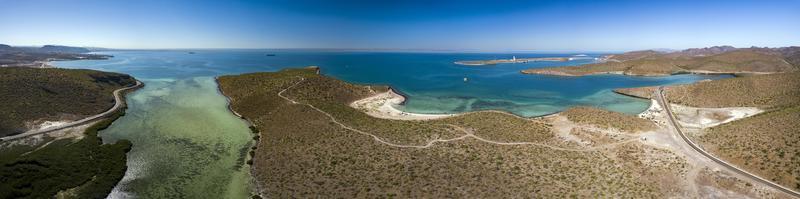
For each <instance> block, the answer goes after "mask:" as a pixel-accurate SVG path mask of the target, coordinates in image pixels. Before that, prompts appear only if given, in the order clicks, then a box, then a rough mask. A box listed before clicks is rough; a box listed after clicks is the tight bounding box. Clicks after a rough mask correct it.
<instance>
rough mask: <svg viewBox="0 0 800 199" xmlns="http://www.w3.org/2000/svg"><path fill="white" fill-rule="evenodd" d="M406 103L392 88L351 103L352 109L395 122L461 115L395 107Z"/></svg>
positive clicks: (402, 96) (404, 97)
mask: <svg viewBox="0 0 800 199" xmlns="http://www.w3.org/2000/svg"><path fill="white" fill-rule="evenodd" d="M405 101H406V96H404V95H402V94H398V92H396V91H395V90H394V89H392V88H391V87H390V88H389V90H388V91H386V92H383V93H377V94H375V95H373V96H370V97H367V98H363V99H360V100H356V101H354V102H352V103H350V107H353V108H355V109H358V110H362V111H363V112H364V113H366V114H368V115H370V116H373V117H376V118H383V119H393V120H431V119H441V118H447V117H453V116H458V115H461V114H422V113H411V112H406V111H402V110H400V109H397V108H396V107H395V106H400V105H403V104H405Z"/></svg>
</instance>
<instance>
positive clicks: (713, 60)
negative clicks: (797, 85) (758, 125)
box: [522, 49, 797, 76]
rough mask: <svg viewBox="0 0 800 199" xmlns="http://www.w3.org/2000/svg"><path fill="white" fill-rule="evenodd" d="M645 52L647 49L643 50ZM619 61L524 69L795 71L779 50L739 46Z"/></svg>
mask: <svg viewBox="0 0 800 199" xmlns="http://www.w3.org/2000/svg"><path fill="white" fill-rule="evenodd" d="M645 52H647V51H645ZM611 58H612V59H614V58H622V59H621V61H622V62H617V61H609V62H604V63H596V64H586V65H581V66H569V67H552V68H537V69H527V70H523V71H522V73H526V74H549V75H566V76H582V75H591V74H603V73H623V74H626V75H643V76H658V75H671V74H676V73H686V72H700V73H704V72H713V73H742V72H766V73H776V72H792V71H797V68H796V67H795V66H792V65H791V64H790V63H789V62H788V61H786V60H785V59H790V58H791V57H789V58H787V57H784V56H781V55H780V54H779V53H773V52H771V51H770V52H765V51H763V50H753V49H739V50H734V51H729V52H724V53H720V54H715V55H710V56H699V57H694V56H675V55H674V54H654V53H652V52H651V53H643V52H640V51H637V52H635V53H631V54H628V53H626V54H621V55H614V56H612V57H611Z"/></svg>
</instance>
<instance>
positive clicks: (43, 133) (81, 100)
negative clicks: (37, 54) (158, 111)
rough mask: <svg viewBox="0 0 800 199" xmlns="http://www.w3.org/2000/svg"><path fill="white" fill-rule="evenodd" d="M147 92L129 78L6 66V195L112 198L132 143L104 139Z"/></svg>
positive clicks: (1, 178) (2, 159)
mask: <svg viewBox="0 0 800 199" xmlns="http://www.w3.org/2000/svg"><path fill="white" fill-rule="evenodd" d="M140 87H142V84H141V83H140V82H139V81H137V80H136V79H134V78H133V77H131V76H129V75H125V74H119V73H110V72H101V71H94V70H79V69H60V68H30V67H0V101H2V102H3V106H0V136H2V137H0V198H54V197H57V198H105V197H106V196H107V195H108V194H109V193H110V192H111V190H112V188H114V186H115V185H116V184H117V183H118V182H119V181H120V180H121V179H122V177H123V176H124V174H125V171H126V169H127V165H126V159H127V157H126V153H127V152H128V151H129V150H130V149H131V142H129V141H127V140H119V141H116V142H113V143H107V144H104V142H103V140H101V139H100V137H98V136H97V133H98V131H100V130H103V129H105V128H107V127H108V126H109V125H111V123H112V122H113V121H114V120H116V119H117V118H119V117H121V116H122V115H124V114H125V108H126V105H125V100H124V95H125V94H126V93H129V92H132V91H134V90H136V89H138V88H140Z"/></svg>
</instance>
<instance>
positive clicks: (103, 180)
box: [0, 110, 131, 198]
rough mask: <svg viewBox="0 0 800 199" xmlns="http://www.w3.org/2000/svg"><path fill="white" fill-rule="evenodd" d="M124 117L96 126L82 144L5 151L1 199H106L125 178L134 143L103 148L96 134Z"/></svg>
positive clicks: (0, 170) (61, 143)
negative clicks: (128, 156) (63, 198)
mask: <svg viewBox="0 0 800 199" xmlns="http://www.w3.org/2000/svg"><path fill="white" fill-rule="evenodd" d="M123 114H124V110H120V111H119V112H117V113H116V114H114V115H113V116H112V117H110V118H107V119H105V120H101V121H99V122H97V123H95V124H94V125H92V126H91V127H89V128H88V129H87V130H86V132H85V134H86V136H85V137H84V138H82V139H80V140H73V139H62V140H55V141H53V142H52V143H50V144H48V145H46V146H41V145H40V146H36V147H37V148H38V149H32V148H30V147H21V148H17V147H16V146H15V147H12V149H10V150H8V149H3V150H8V151H4V152H3V153H0V198H52V197H54V196H55V195H56V194H57V193H59V192H60V191H66V190H69V191H68V193H62V194H60V196H64V197H67V198H105V197H106V196H107V195H108V193H110V192H111V189H112V188H114V186H115V185H116V184H117V182H119V180H121V179H122V177H123V176H124V175H125V170H126V169H127V166H126V165H125V163H126V161H125V154H126V153H127V152H128V151H129V150H130V149H131V143H130V142H129V141H127V140H121V141H118V142H117V143H114V144H105V145H104V144H102V140H101V139H100V138H99V137H97V132H98V131H100V130H103V129H105V128H106V127H108V126H109V125H111V123H112V122H113V121H114V120H115V119H117V118H119V117H120V116H122V115H123ZM18 149H24V150H18Z"/></svg>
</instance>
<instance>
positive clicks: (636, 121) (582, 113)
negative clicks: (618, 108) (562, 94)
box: [561, 107, 657, 132]
mask: <svg viewBox="0 0 800 199" xmlns="http://www.w3.org/2000/svg"><path fill="white" fill-rule="evenodd" d="M561 114H562V115H564V116H566V117H567V119H569V120H570V121H573V122H578V123H584V124H593V125H597V126H599V127H601V128H614V129H619V130H621V131H625V132H641V131H650V130H655V129H656V128H657V127H656V125H655V124H653V122H651V121H649V120H646V119H642V118H638V117H634V116H630V115H625V114H622V113H618V112H613V111H607V110H602V109H596V108H590V107H573V108H570V109H567V110H566V111H564V112H561Z"/></svg>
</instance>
